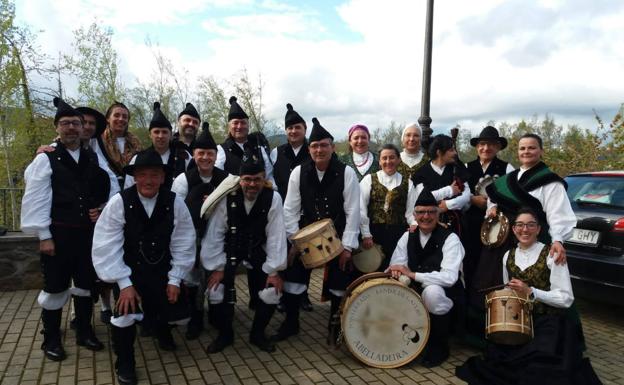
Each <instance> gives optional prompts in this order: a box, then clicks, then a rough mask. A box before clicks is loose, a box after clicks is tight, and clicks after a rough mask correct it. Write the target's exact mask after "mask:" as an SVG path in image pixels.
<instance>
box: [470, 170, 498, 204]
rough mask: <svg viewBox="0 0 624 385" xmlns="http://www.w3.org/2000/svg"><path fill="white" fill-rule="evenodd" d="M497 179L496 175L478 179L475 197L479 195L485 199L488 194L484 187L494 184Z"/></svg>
mask: <svg viewBox="0 0 624 385" xmlns="http://www.w3.org/2000/svg"><path fill="white" fill-rule="evenodd" d="M496 179H498V175H493V176H492V175H486V176H484V177H483V178H481V179H479V182H478V183H477V185H476V186H475V195H481V196H484V197H486V198H487V196H488V194H487V192H486V191H485V189H486V187H487V186H489V185H491V184H492V183H494V181H495V180H496Z"/></svg>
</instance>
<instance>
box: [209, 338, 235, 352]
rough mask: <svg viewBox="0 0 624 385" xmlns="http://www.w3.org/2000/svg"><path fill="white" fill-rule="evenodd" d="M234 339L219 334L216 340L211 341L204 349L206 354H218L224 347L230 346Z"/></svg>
mask: <svg viewBox="0 0 624 385" xmlns="http://www.w3.org/2000/svg"><path fill="white" fill-rule="evenodd" d="M233 340H234V338H233V337H225V336H223V335H222V334H219V335H218V336H217V338H216V339H215V340H214V341H212V343H211V344H210V345H208V347H207V348H206V352H207V353H208V354H214V353H219V352H221V351H223V349H225V348H226V347H228V346H230V345H232V343H233V342H234V341H233Z"/></svg>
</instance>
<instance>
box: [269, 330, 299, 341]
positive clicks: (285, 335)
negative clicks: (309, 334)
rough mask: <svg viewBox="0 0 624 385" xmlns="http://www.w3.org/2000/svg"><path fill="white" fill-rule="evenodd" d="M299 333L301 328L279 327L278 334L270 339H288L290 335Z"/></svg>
mask: <svg viewBox="0 0 624 385" xmlns="http://www.w3.org/2000/svg"><path fill="white" fill-rule="evenodd" d="M297 334H299V330H288V329H286V328H279V329H278V331H277V333H276V334H273V335H272V336H271V337H270V338H269V339H270V340H271V341H272V342H280V341H284V340H286V339H288V337H292V336H296V335H297Z"/></svg>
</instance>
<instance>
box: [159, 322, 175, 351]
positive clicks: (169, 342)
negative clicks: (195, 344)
mask: <svg viewBox="0 0 624 385" xmlns="http://www.w3.org/2000/svg"><path fill="white" fill-rule="evenodd" d="M156 338H157V339H158V347H159V348H160V349H162V350H166V351H168V352H172V351H174V350H176V344H175V342H173V336H172V335H171V329H169V326H168V325H167V327H166V329H163V330H160V331H159V332H158V335H157V336H156Z"/></svg>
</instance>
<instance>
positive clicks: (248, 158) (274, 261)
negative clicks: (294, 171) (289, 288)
mask: <svg viewBox="0 0 624 385" xmlns="http://www.w3.org/2000/svg"><path fill="white" fill-rule="evenodd" d="M239 173H240V182H239V183H240V189H239V190H237V191H236V192H234V193H231V194H228V195H227V197H226V198H224V199H222V200H221V201H220V202H219V203H218V205H217V206H216V208H215V211H214V212H213V214H212V217H211V218H210V222H209V224H208V229H207V231H206V235H205V236H204V239H203V240H202V248H201V260H202V264H203V266H204V268H205V269H206V270H208V271H209V272H210V275H209V277H208V283H207V286H208V290H209V291H210V292H209V293H210V301H211V303H212V304H213V305H212V307H211V313H212V312H213V311H214V312H215V315H214V320H215V326H216V327H217V330H218V331H219V334H218V336H217V338H216V339H215V340H214V341H213V342H212V343H211V344H210V345H209V346H208V348H207V352H208V353H217V352H220V351H222V350H223V349H224V348H225V347H227V346H229V345H231V344H232V343H233V339H234V330H233V327H232V321H233V318H234V303H235V302H236V289H235V287H234V275H235V273H236V268H237V267H238V265H239V264H240V263H241V262H245V263H247V264H248V265H249V266H251V268H249V269H248V270H247V273H248V275H249V276H250V277H251V278H250V279H249V282H250V287H249V291H250V292H252V293H256V294H257V295H258V298H259V300H258V302H257V304H256V311H255V314H254V319H253V323H252V326H251V333H250V335H249V342H250V343H251V344H253V345H256V346H257V347H258V348H259V349H260V350H262V351H265V352H273V351H275V346H274V345H273V343H272V342H271V341H270V340H269V339H268V338H267V337H266V335H265V332H264V331H265V328H266V327H267V325H268V324H269V321H270V320H271V317H272V315H273V312H274V311H275V305H277V303H278V302H279V298H280V295H281V292H282V279H281V278H280V276H279V274H278V272H279V271H280V270H283V269H284V268H285V267H286V234H285V233H284V218H283V211H282V199H281V198H280V196H279V194H277V193H276V192H274V191H273V189H271V187H270V186H268V185H267V184H266V179H265V178H266V174H265V172H264V165H263V162H262V159H261V158H259V157H257V156H256V155H255V154H254V153H251V152H248V153H246V154H245V157H244V159H243V161H242V162H241V166H240V171H239Z"/></svg>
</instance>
